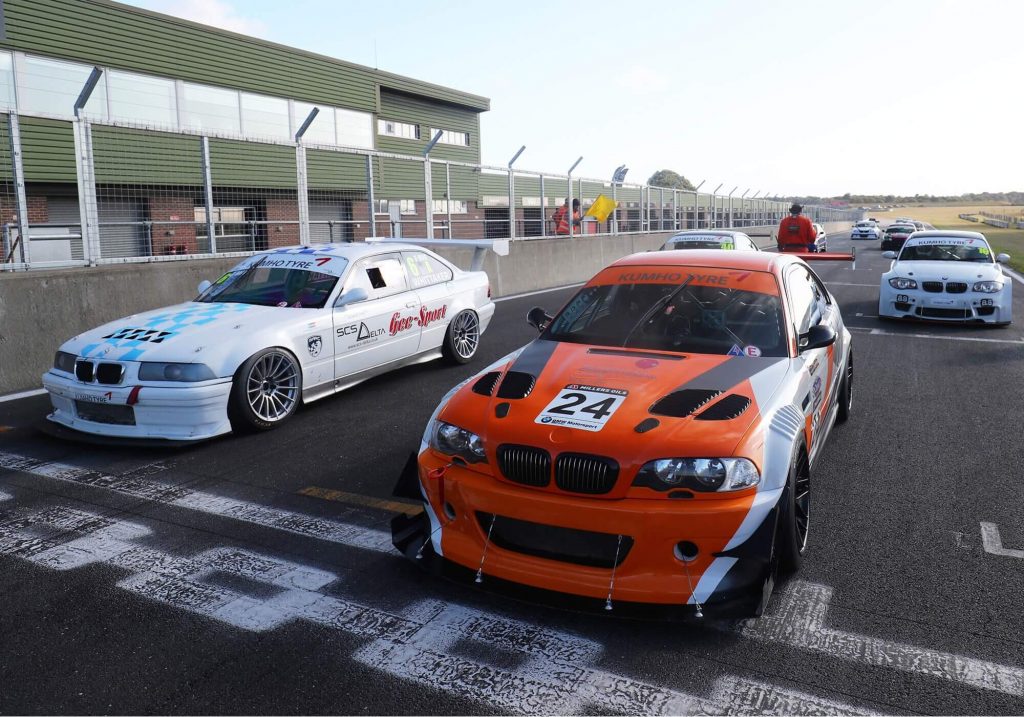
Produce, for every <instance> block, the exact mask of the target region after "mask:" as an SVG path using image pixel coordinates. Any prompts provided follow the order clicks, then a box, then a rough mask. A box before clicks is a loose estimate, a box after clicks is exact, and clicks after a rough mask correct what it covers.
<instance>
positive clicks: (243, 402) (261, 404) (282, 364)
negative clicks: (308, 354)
mask: <svg viewBox="0 0 1024 717" xmlns="http://www.w3.org/2000/svg"><path fill="white" fill-rule="evenodd" d="M301 396H302V370H301V369H300V368H299V362H298V360H296V358H295V357H294V356H293V355H292V354H291V353H290V352H288V351H286V350H284V349H277V348H274V349H264V350H263V351H260V352H258V353H255V354H253V355H252V356H250V357H249V358H248V359H247V360H246V361H245V363H243V364H242V365H241V367H239V369H238V371H236V372H235V378H234V381H233V382H232V384H231V398H230V400H229V401H228V416H229V418H230V419H231V426H232V428H234V429H235V430H242V431H246V430H248V431H267V430H270V429H271V428H276V427H277V426H279V425H280V424H282V423H284V421H285V420H287V419H288V418H289V417H290V416H291V415H292V414H293V413H295V409H297V408H298V407H299V399H300V397H301Z"/></svg>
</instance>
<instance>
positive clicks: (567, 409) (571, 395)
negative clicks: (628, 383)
mask: <svg viewBox="0 0 1024 717" xmlns="http://www.w3.org/2000/svg"><path fill="white" fill-rule="evenodd" d="M628 395H629V392H628V391H624V390H622V389H618V388H606V387H604V386H591V385H587V384H578V383H571V384H569V385H568V386H566V387H565V388H563V389H562V390H561V391H559V392H558V395H557V396H555V398H554V400H553V401H551V403H549V404H548V405H547V406H545V407H544V410H543V411H541V412H540V414H538V416H537V418H536V420H535V421H534V423H541V424H544V425H550V426H565V427H566V428H576V429H579V430H581V431H600V430H601V429H602V428H604V425H605V424H606V423H607V422H608V419H609V418H611V417H612V415H613V414H614V413H615V411H617V410H618V408H619V406H621V405H622V404H623V403H624V402H625V400H626V396H628Z"/></svg>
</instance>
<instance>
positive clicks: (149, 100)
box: [107, 70, 178, 127]
mask: <svg viewBox="0 0 1024 717" xmlns="http://www.w3.org/2000/svg"><path fill="white" fill-rule="evenodd" d="M107 83H108V87H109V88H110V114H111V119H115V120H126V121H128V122H139V123H141V124H148V125H160V126H162V127H176V126H177V124H178V111H177V104H178V103H177V100H176V98H175V92H174V81H173V80H165V79H163V78H160V77H149V76H147V75H136V74H134V73H131V72H121V71H120V70H109V71H108V72H107Z"/></svg>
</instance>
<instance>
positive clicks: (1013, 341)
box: [871, 329, 1024, 346]
mask: <svg viewBox="0 0 1024 717" xmlns="http://www.w3.org/2000/svg"><path fill="white" fill-rule="evenodd" d="M871 335H872V336H903V337H906V338H911V339H938V340H939V341H968V342H973V343H983V344H1015V345H1017V346H1024V339H983V338H978V337H976V336H938V335H936V334H904V333H902V332H899V331H886V330H885V329H871Z"/></svg>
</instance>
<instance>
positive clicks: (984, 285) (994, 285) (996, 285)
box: [974, 281, 1003, 294]
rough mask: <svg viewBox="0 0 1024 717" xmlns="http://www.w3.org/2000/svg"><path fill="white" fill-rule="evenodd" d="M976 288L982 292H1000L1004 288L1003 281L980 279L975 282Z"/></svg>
mask: <svg viewBox="0 0 1024 717" xmlns="http://www.w3.org/2000/svg"><path fill="white" fill-rule="evenodd" d="M974 290H975V291H979V292H981V293H982V294H998V293H999V292H1000V291H1002V290H1003V282H1001V281H979V282H976V283H975V284H974Z"/></svg>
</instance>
